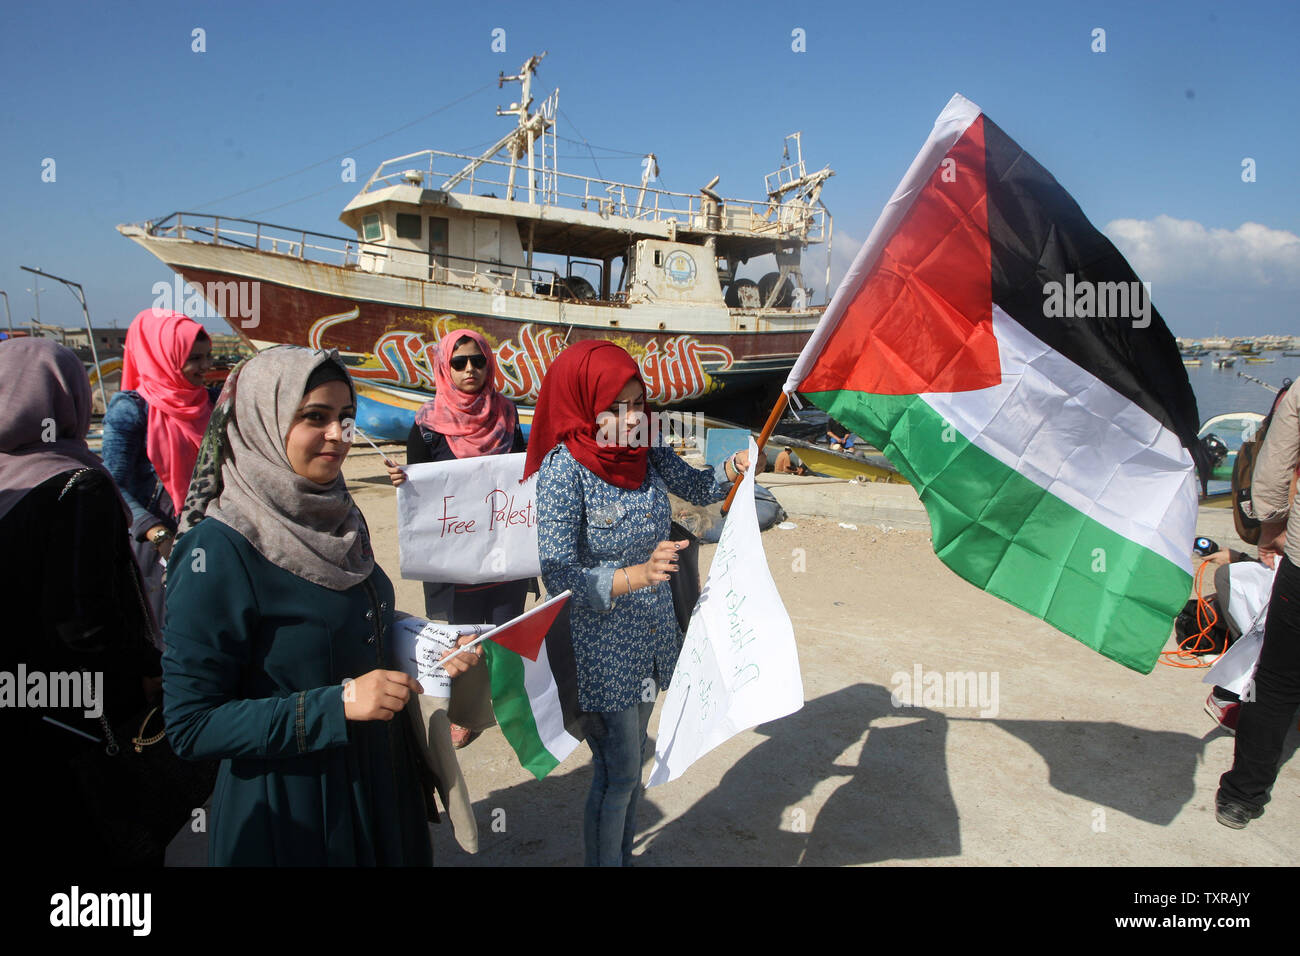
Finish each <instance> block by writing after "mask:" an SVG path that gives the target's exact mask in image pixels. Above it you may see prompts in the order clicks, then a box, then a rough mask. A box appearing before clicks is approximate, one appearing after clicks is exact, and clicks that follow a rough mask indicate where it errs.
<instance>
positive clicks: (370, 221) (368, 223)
mask: <svg viewBox="0 0 1300 956" xmlns="http://www.w3.org/2000/svg"><path fill="white" fill-rule="evenodd" d="M361 238H362V239H364V240H366V242H378V241H379V240H381V239H383V238H384V230H383V229H382V228H381V227H380V225H379V213H373V214H372V215H369V216H366V217H365V218H364V219H362V220H361Z"/></svg>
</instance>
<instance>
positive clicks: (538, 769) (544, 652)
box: [483, 591, 583, 780]
mask: <svg viewBox="0 0 1300 956" xmlns="http://www.w3.org/2000/svg"><path fill="white" fill-rule="evenodd" d="M485 636H486V637H487V640H485V641H484V642H483V647H484V648H485V649H486V653H487V662H486V663H487V668H488V675H489V678H490V679H491V682H492V711H493V713H495V714H496V718H497V723H498V724H500V725H501V732H502V733H503V734H505V737H506V740H507V741H509V743H510V746H511V747H513V748H514V751H515V755H516V756H517V757H518V758H519V762H520V764H522V765H523V767H524V769H525V770H528V771H530V772H531V773H532V774H533V775H534V776H535V777H537V779H538V780H540V779H541V778H542V777H545V776H546V775H547V774H548V773H550V772H551V771H552V770H554V769H555V767H556V766H557V765H558V764H559V763H560V761H562V760H563V759H564V758H565V757H567V756H568V755H569V754H571V753H573V751H574V748H576V747H577V746H578V744H579V743H580V742H581V741H582V738H583V734H582V730H581V727H580V725H579V721H578V714H579V711H578V672H577V667H576V665H575V664H574V659H573V646H572V644H571V643H570V641H569V592H568V591H565V592H564V593H563V594H558V595H556V596H555V597H553V598H551V599H550V600H549V601H546V602H545V603H544V604H539V605H537V607H535V608H533V609H532V610H530V611H527V612H525V613H524V614H521V615H520V616H519V617H517V618H515V619H514V620H513V621H510V622H509V623H507V624H503V625H501V626H500V627H498V628H496V629H495V630H492V631H489V632H488V633H487V635H485Z"/></svg>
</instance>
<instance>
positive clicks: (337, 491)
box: [163, 346, 474, 866]
mask: <svg viewBox="0 0 1300 956" xmlns="http://www.w3.org/2000/svg"><path fill="white" fill-rule="evenodd" d="M355 403H356V398H355V393H354V391H353V388H352V383H351V380H350V379H349V378H348V375H347V372H346V370H345V369H344V368H343V366H342V364H341V363H340V362H339V360H338V357H337V353H334V352H324V351H314V350H309V349H302V348H296V347H292V346H279V347H276V348H272V349H269V350H267V351H265V352H261V353H259V354H258V355H256V356H254V357H253V358H251V359H249V360H248V361H246V362H245V363H243V364H242V365H241V366H240V367H239V368H237V369H236V370H235V371H234V372H233V373H232V374H231V376H230V377H229V379H228V380H227V382H226V387H225V389H224V390H223V392H222V395H221V398H220V399H219V400H218V403H217V408H216V410H215V412H214V413H213V417H212V421H211V423H210V425H209V427H208V431H207V433H206V435H205V436H204V439H203V443H202V445H201V447H200V450H199V459H198V463H197V465H196V467H195V472H194V476H193V479H192V481H191V483H190V494H189V497H188V498H187V500H186V502H185V507H184V508H183V510H182V514H181V532H182V533H181V536H180V538H179V539H178V541H177V543H176V547H175V550H174V551H173V554H172V559H171V562H170V564H169V575H170V578H169V580H168V584H167V625H166V632H167V634H166V636H167V641H166V644H167V647H166V651H165V653H164V657H163V674H164V687H165V691H166V693H165V700H166V717H167V729H168V733H169V736H170V739H171V741H172V746H173V747H174V748H175V750H176V752H177V753H179V754H181V755H182V756H190V757H195V758H199V757H219V758H221V760H222V764H221V771H220V775H219V777H218V780H217V787H216V791H215V797H214V803H213V821H212V825H211V826H210V827H209V857H210V861H211V862H212V863H213V864H228V865H289V866H325V865H428V864H430V863H431V862H432V850H431V847H430V843H429V834H428V827H427V825H426V820H427V815H433V816H434V817H435V818H436V811H434V810H433V805H432V803H431V802H430V800H431V790H432V786H433V781H430V780H428V779H424V778H423V777H422V774H423V772H424V767H425V765H424V763H423V760H422V757H421V756H420V754H419V753H418V751H417V749H416V746H415V743H414V740H413V737H412V730H413V727H412V724H411V722H410V721H409V720H406V719H401V720H394V717H396V716H397V715H398V714H400V713H401V712H402V711H403V710H404V709H405V707H406V705H407V702H408V701H409V700H410V699H411V696H412V695H413V694H417V693H418V692H419V684H418V683H416V682H415V680H414V679H413V678H411V677H409V676H407V675H406V674H404V673H402V672H401V671H400V670H398V669H397V667H396V661H395V659H394V655H393V649H392V642H391V639H390V637H391V634H392V626H393V613H394V609H393V587H392V584H391V583H390V581H389V580H388V577H387V576H386V575H385V574H384V572H383V571H382V570H381V569H380V568H379V567H378V566H377V565H376V564H375V562H374V556H373V554H372V552H371V548H370V536H369V533H368V531H367V528H366V523H365V519H364V518H363V517H362V515H361V512H360V511H359V510H358V509H357V507H356V505H355V503H354V502H353V501H352V497H351V496H350V495H349V494H348V491H347V486H346V483H345V482H344V479H343V476H342V467H343V461H344V459H345V458H346V456H347V453H348V450H349V448H350V447H351V440H352V430H353V427H354V425H353V419H354V416H355V414H356V409H355ZM467 657H468V658H470V660H469V661H466V660H465V658H467ZM473 659H474V657H473V655H472V654H468V653H467V654H462V655H460V656H459V657H458V658H456V659H455V660H454V661H452V662H450V663H449V665H448V670H449V671H453V672H455V671H458V670H461V669H463V668H464V667H465V666H468V664H469V663H470V662H471V661H472V660H473Z"/></svg>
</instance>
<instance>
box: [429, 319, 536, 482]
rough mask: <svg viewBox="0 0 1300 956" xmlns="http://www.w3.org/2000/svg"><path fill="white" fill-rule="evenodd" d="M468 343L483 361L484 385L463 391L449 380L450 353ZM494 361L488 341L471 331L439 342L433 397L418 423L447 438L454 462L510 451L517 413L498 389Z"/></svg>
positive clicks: (455, 332)
mask: <svg viewBox="0 0 1300 956" xmlns="http://www.w3.org/2000/svg"><path fill="white" fill-rule="evenodd" d="M462 339H469V340H470V341H471V342H473V343H474V344H475V345H477V346H478V347H479V351H480V352H482V353H483V354H484V355H485V356H486V357H487V367H486V369H485V370H484V371H486V373H487V381H486V383H484V385H483V387H482V388H481V389H479V390H478V391H477V392H473V393H469V392H462V391H461V390H460V389H458V388H457V387H456V386H455V385H454V384H453V382H452V378H451V353H452V352H454V351H455V350H456V348H457V346H459V345H461V344H462V342H461V340H462ZM496 375H497V357H496V355H495V354H494V353H493V351H492V349H491V348H490V347H489V346H488V344H487V340H486V339H484V338H483V336H481V335H479V334H478V333H477V332H474V331H471V330H470V329H457V330H456V331H454V332H449V333H447V334H446V335H444V336H443V337H442V338H441V339H439V341H438V349H437V355H436V358H435V362H434V368H433V378H434V384H435V385H436V386H437V389H438V391H437V394H436V395H435V396H434V399H433V401H432V402H426V403H425V404H424V406H423V407H422V408H421V409H420V413H419V415H417V416H416V421H417V422H418V423H419V424H421V425H423V426H424V427H425V428H428V429H429V430H431V431H435V432H438V433H439V434H441V435H443V436H444V437H445V438H446V439H447V444H449V445H450V446H451V451H452V454H454V455H455V456H456V457H457V458H476V457H478V456H479V455H504V454H506V453H507V452H509V451H510V449H511V448H512V447H514V443H515V429H516V428H517V427H518V425H519V413H518V412H517V411H516V410H515V403H514V402H512V401H510V399H508V398H506V397H505V396H504V395H502V394H501V393H500V392H499V391H497V386H496Z"/></svg>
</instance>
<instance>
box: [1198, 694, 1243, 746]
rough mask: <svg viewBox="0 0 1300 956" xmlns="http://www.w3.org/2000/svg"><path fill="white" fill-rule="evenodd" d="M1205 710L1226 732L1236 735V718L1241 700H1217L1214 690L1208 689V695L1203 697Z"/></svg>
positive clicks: (1239, 712) (1238, 714) (1239, 710)
mask: <svg viewBox="0 0 1300 956" xmlns="http://www.w3.org/2000/svg"><path fill="white" fill-rule="evenodd" d="M1205 712H1206V713H1207V714H1209V715H1210V716H1211V717H1213V718H1214V722H1215V723H1216V724H1218V725H1219V726H1220V727H1222V728H1223V729H1224V730H1226V731H1227V732H1228V733H1230V734H1232V735H1233V736H1234V737H1235V736H1236V735H1237V718H1238V717H1240V716H1241V701H1237V700H1219V698H1217V697H1215V696H1214V691H1210V696H1209V697H1207V698H1205Z"/></svg>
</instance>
